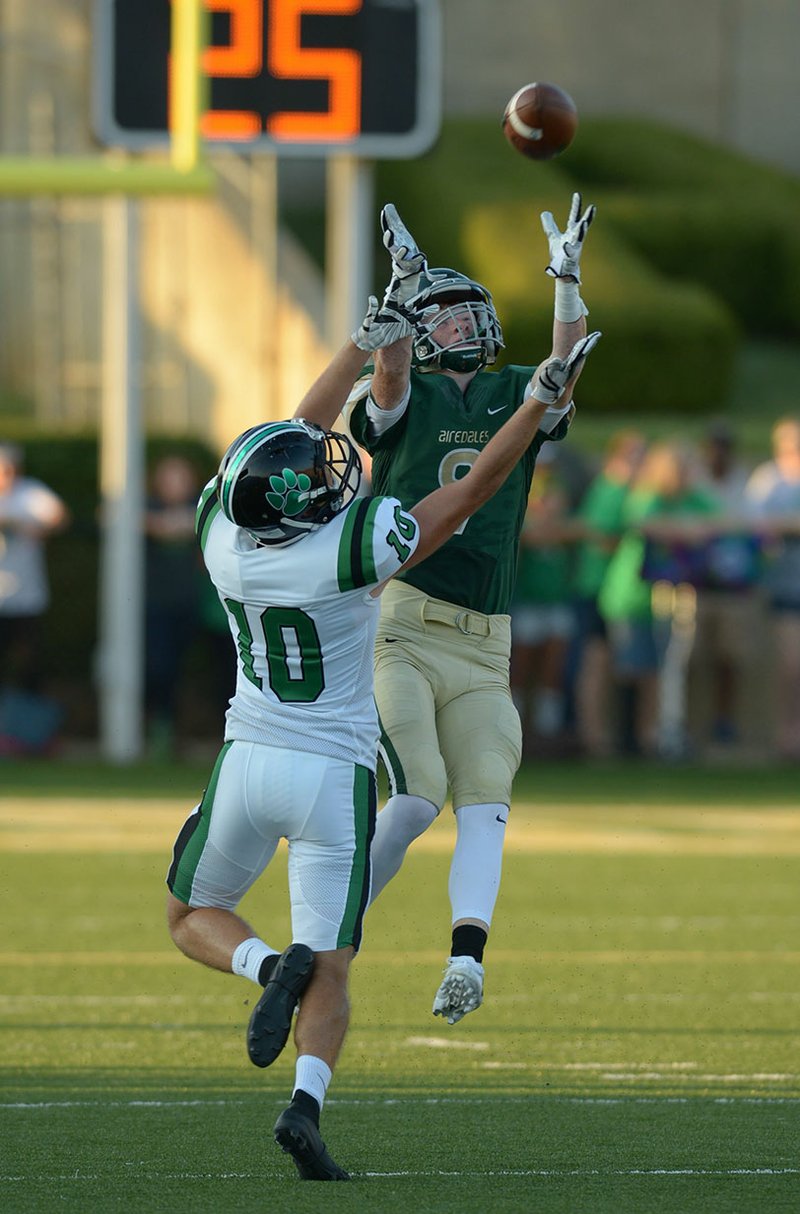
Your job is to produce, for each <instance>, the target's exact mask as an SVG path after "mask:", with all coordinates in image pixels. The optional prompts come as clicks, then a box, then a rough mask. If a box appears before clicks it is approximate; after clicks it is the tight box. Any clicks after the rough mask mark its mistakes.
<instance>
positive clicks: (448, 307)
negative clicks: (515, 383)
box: [407, 266, 504, 371]
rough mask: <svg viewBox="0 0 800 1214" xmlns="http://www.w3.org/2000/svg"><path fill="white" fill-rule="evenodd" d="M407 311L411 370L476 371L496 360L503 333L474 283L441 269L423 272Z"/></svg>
mask: <svg viewBox="0 0 800 1214" xmlns="http://www.w3.org/2000/svg"><path fill="white" fill-rule="evenodd" d="M407 306H408V308H409V309H410V310H411V311H412V312H413V313H414V315H415V321H416V331H417V336H416V337H415V339H414V365H415V366H417V367H419V369H420V370H421V371H477V370H478V369H479V368H480V367H485V366H487V365H489V364H490V363H493V362H495V360H496V359H497V355H498V353H499V352H500V350H501V349H502V347H503V344H504V343H503V330H502V329H501V327H500V321H499V319H498V316H497V313H496V312H495V309H494V302H493V300H492V297H491V295H490V293H489V291H487V289H486V287H483V286H481V284H480V283H479V282H475V281H474V280H473V279H471V278H467V277H466V275H465V274H460V273H459V272H458V270H450V269H447V267H444V266H442V267H439V268H436V269H425V270H423V272H422V274H421V275H420V284H419V290H418V292H417V294H416V295H414V296H413V297H412V298H411V299H410V300H409V301H408V304H407ZM434 309H438V311H434ZM443 327H444V328H445V329H446V332H445V333H443V334H442V333H439V334H438V336H437V333H438V330H440V329H441V328H443Z"/></svg>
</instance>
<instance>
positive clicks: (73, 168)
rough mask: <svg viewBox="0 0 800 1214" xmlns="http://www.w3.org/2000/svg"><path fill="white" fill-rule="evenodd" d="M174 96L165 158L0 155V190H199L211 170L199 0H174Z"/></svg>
mask: <svg viewBox="0 0 800 1214" xmlns="http://www.w3.org/2000/svg"><path fill="white" fill-rule="evenodd" d="M171 21H172V31H171V36H172V46H173V48H174V54H175V96H174V105H173V109H172V122H171V129H170V151H169V157H168V158H167V159H160V160H156V159H152V160H151V159H136V160H134V159H132V158H131V157H130V156H128V155H126V154H125V153H122V152H109V153H107V154H105V155H102V156H49V157H30V156H0V196H5V197H13V196H16V197H25V196H31V195H38V194H124V195H140V194H202V193H207V192H209V191H210V190H211V189H213V186H214V180H215V179H214V173H213V171H212V169H211V167H210V165H209V164H208V163H207V161H205V159H204V157H203V153H202V146H201V142H200V118H201V114H202V112H203V110H204V108H205V94H206V87H207V83H206V79H205V76H204V74H203V72H202V53H203V48H204V47H205V45H206V43H207V40H208V38H207V32H208V25H207V21H208V14H207V12H206V10H205V5H204V3H203V0H172V17H171Z"/></svg>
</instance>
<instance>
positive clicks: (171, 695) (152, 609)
mask: <svg viewBox="0 0 800 1214" xmlns="http://www.w3.org/2000/svg"><path fill="white" fill-rule="evenodd" d="M199 495H200V483H199V478H198V476H197V473H196V471H195V469H194V466H193V465H192V463H191V462H190V461H189V460H188V459H186V458H185V457H184V456H182V455H167V456H164V457H162V458H161V459H160V460H158V462H157V463H156V464H155V466H154V468H153V470H152V473H151V476H150V493H149V496H148V499H147V504H146V509H145V521H144V528H145V537H146V541H145V711H146V716H147V732H148V743H149V748H150V751H151V753H152V754H153V755H154V756H155V757H160V758H164V757H167V756H168V755H169V754H170V753H171V752H172V749H173V745H174V738H175V718H176V709H177V700H178V691H179V688H180V680H181V674H182V670H183V664H184V661H185V657H186V654H187V651H188V650H189V647H190V646H191V644H192V642H193V640H194V639H195V637H196V636H197V629H198V618H199V610H200V588H201V584H202V577H203V575H202V570H201V564H200V557H199V550H198V546H197V540H196V538H195V532H194V518H195V510H196V507H197V500H198V497H199ZM229 643H230V642H229Z"/></svg>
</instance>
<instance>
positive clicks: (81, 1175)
mask: <svg viewBox="0 0 800 1214" xmlns="http://www.w3.org/2000/svg"><path fill="white" fill-rule="evenodd" d="M116 1175H117V1173H116V1172H103V1173H101V1172H78V1171H75V1172H70V1173H69V1174H68V1175H64V1174H61V1175H56V1176H53V1175H51V1174H49V1173H45V1172H32V1173H30V1174H28V1175H16V1176H0V1182H2V1183H4V1184H12V1183H17V1184H19V1183H27V1184H30V1183H35V1182H37V1181H39V1182H41V1181H46V1182H47V1183H49V1184H54V1183H55V1184H63V1183H64V1182H65V1181H68V1180H71V1181H75V1182H77V1183H80V1182H82V1181H87V1180H90V1181H97V1180H111V1179H113V1178H114V1177H115V1176H116ZM350 1175H351V1177H352V1178H353V1179H354V1180H357V1179H358V1178H359V1177H364V1178H365V1179H367V1180H397V1179H399V1178H402V1177H408V1178H414V1179H417V1178H421V1177H428V1176H430V1177H437V1176H440V1177H442V1178H443V1179H454V1180H471V1179H479V1178H484V1177H493V1176H497V1177H503V1178H506V1179H515V1178H517V1177H520V1178H524V1177H536V1176H538V1177H542V1178H551V1179H572V1178H574V1179H582V1178H584V1177H591V1176H600V1177H603V1176H618V1177H620V1176H644V1177H647V1176H652V1177H665V1176H798V1175H800V1168H563V1169H558V1168H486V1169H477V1168H475V1169H471V1170H470V1171H458V1172H456V1171H452V1172H451V1171H446V1170H445V1169H444V1168H431V1169H429V1170H426V1169H423V1168H421V1169H419V1170H418V1171H411V1170H409V1171H402V1172H351V1173H350ZM272 1176H274V1173H272V1172H271V1171H259V1172H142V1171H138V1170H137V1172H136V1180H137V1181H142V1180H162V1181H163V1180H265V1179H269V1178H271V1177H272Z"/></svg>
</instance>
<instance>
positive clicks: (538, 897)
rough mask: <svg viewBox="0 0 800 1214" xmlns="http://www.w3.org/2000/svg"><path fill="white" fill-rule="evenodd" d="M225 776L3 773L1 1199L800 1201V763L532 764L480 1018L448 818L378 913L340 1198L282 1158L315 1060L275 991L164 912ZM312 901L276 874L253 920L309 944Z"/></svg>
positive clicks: (346, 1092)
mask: <svg viewBox="0 0 800 1214" xmlns="http://www.w3.org/2000/svg"><path fill="white" fill-rule="evenodd" d="M205 771H206V768H205V767H204V766H201V765H185V766H178V767H175V768H157V767H142V768H140V769H138V770H135V771H128V770H114V769H103V768H98V767H95V766H93V765H90V764H65V763H51V764H38V765H22V764H4V765H0V850H1V851H2V852H3V853H4V854H3V857H2V858H3V871H4V873H5V876H4V877H3V880H2V882H0V897H1V898H2V906H3V916H2V922H3V924H4V928H5V930H4V932H3V944H2V947H1V948H0V976H1V977H2V982H1V983H0V992H1V993H0V1025H2V1034H1V1035H0V1041H1V1042H2V1083H3V1087H2V1093H0V1143H2V1153H1V1155H0V1203H2V1208H3V1210H8V1211H14V1212H16V1211H31V1212H33V1211H35V1212H36V1214H50V1211H56V1210H58V1211H76V1212H77V1211H80V1212H87V1211H89V1212H92V1214H94V1212H103V1214H104V1212H105V1211H113V1210H118V1209H119V1210H123V1209H124V1210H126V1211H128V1212H130V1214H139V1212H144V1211H147V1212H151V1211H162V1210H163V1211H171V1212H177V1214H182V1212H183V1211H186V1212H187V1214H188V1212H189V1211H198V1212H206V1211H207V1212H208V1214H212V1212H213V1214H227V1212H228V1211H254V1210H264V1211H274V1212H276V1214H283V1212H286V1214H303V1212H305V1211H322V1210H323V1209H324V1210H325V1211H329V1210H337V1211H346V1212H350V1211H355V1212H358V1214H362V1212H363V1211H367V1210H369V1211H370V1212H375V1214H384V1212H385V1214H390V1212H391V1214H395V1212H398V1214H399V1212H400V1211H403V1214H407V1212H408V1211H409V1210H411V1211H419V1212H420V1214H428V1212H431V1214H434V1212H435V1214H451V1212H452V1214H464V1212H473V1211H474V1212H481V1214H482V1212H484V1211H487V1212H494V1211H514V1212H517V1211H519V1212H527V1211H537V1212H539V1211H542V1212H545V1214H550V1212H556V1211H558V1212H563V1214H575V1212H583V1211H586V1212H591V1214H619V1212H621V1211H631V1212H635V1214H648V1212H650V1211H669V1212H671V1214H672V1212H674V1214H684V1212H686V1214H691V1212H694V1211H703V1212H705V1211H731V1212H734V1211H736V1212H737V1214H739V1212H747V1214H749V1212H751V1211H752V1212H754V1214H755V1212H758V1214H762V1212H764V1211H768V1212H771V1211H787V1212H788V1211H793V1212H794V1211H797V1210H798V1209H800V1149H799V1146H800V1056H798V1053H799V1051H798V1012H799V1011H800V931H799V930H798V929H800V911H799V910H798V901H797V888H798V880H797V870H798V861H799V860H800V810H798V808H797V797H796V794H797V776H796V773H795V772H793V771H790V770H788V769H784V770H780V769H779V770H775V771H766V770H759V771H741V770H737V771H735V772H731V773H724V772H721V771H714V770H711V771H709V770H705V771H700V770H694V769H691V768H683V769H680V768H676V769H664V768H662V769H658V768H652V767H648V766H646V765H643V766H641V767H627V768H625V767H622V766H609V767H607V768H601V767H595V768H587V767H581V766H573V767H560V766H555V765H543V766H541V767H537V768H529V769H526V770H525V771H523V772H522V773H521V775H520V778H519V780H518V784H517V796H516V800H515V804H514V807H513V813H512V818H511V821H510V823H509V834H508V845H507V851H506V861H505V869H504V878H503V889H502V892H501V895H500V900H499V903H498V908H497V913H496V918H495V926H494V929H493V933H492V939H491V944H490V949H489V951H488V953H487V959H486V960H487V991H486V1002H485V1004H484V1006H483V1007H482V1008H480V1009H479V1010H478V1011H477V1012H476V1013H474V1014H473V1015H471V1016H469V1017H467V1018H466V1020H464V1021H463V1022H462V1024H460V1025H458V1026H454V1027H450V1026H448V1025H446V1024H442V1023H441V1021H440V1020H439V1019H438V1018H436V1019H435V1018H434V1017H433V1016H432V1015H431V1002H432V998H433V994H434V992H435V990H436V987H437V986H438V983H439V978H440V973H441V968H442V964H443V961H444V958H445V956H446V954H447V951H448V944H449V907H448V902H447V868H448V860H449V851H450V848H451V843H452V833H451V832H452V827H451V819H450V815H449V814H445V815H443V816H442V819H441V820H440V821H439V822H437V823H436V824H435V826H434V827H433V828H432V830H431V831H430V832H428V835H426V836H425V838H424V839H422V840H420V841H418V844H417V846H416V850H415V851H414V852H412V853H411V855H410V857H409V859H408V861H407V864H406V866H405V867H404V869H403V870H402V872H401V873H400V875H399V876H398V878H397V879H396V880H395V882H393V884H392V885H391V886H390V887H389V888H388V889H387V891H386V893H385V894H384V895H383V897H382V898H381V899H380V900H379V901H378V902H377V903H376V905H375V907H374V908H373V910H372V911H371V913H370V915H369V916H368V919H367V923H366V933H365V944H364V948H363V950H362V954H361V956H360V957H359V959H358V961H357V962H356V964H355V967H354V971H353V983H352V996H353V1018H352V1026H351V1031H350V1036H349V1038H348V1041H347V1044H346V1047H345V1052H344V1054H343V1057H342V1060H341V1062H340V1066H339V1068H338V1071H337V1074H336V1076H335V1079H334V1083H333V1085H332V1087H331V1090H330V1093H329V1098H328V1101H327V1102H326V1106H325V1112H324V1115H323V1116H324V1132H325V1135H326V1138H327V1140H328V1143H329V1146H330V1148H331V1151H332V1153H333V1154H334V1156H335V1158H337V1160H339V1161H340V1162H341V1163H342V1164H343V1165H344V1166H345V1167H347V1168H348V1169H349V1170H350V1171H351V1173H352V1175H353V1183H352V1184H350V1185H340V1186H337V1187H336V1188H335V1189H334V1190H333V1191H331V1190H330V1188H329V1187H325V1186H320V1185H309V1184H305V1185H304V1184H302V1183H301V1182H300V1181H298V1180H297V1178H296V1174H295V1172H294V1168H293V1166H292V1164H291V1161H290V1160H289V1158H288V1157H287V1156H284V1155H283V1154H282V1153H281V1152H280V1151H279V1150H278V1148H277V1147H276V1146H275V1144H274V1143H273V1141H272V1136H271V1128H272V1124H273V1122H274V1120H275V1117H276V1116H277V1114H278V1112H279V1111H280V1109H281V1108H282V1107H283V1105H284V1104H285V1102H286V1100H287V1098H288V1095H289V1094H290V1090H291V1083H292V1078H293V1059H292V1051H291V1049H287V1051H286V1053H285V1055H284V1056H282V1057H281V1058H280V1059H279V1060H278V1062H277V1063H276V1064H275V1065H274V1066H273V1067H272V1068H270V1070H268V1071H263V1072H262V1071H258V1070H256V1069H255V1068H254V1067H252V1066H251V1065H250V1064H249V1063H248V1061H247V1058H246V1055H245V1050H244V1026H245V1024H246V1022H247V1018H248V1015H249V1008H250V1006H251V1005H252V1000H253V997H254V995H255V994H256V988H255V987H254V986H253V985H251V984H249V983H247V982H246V981H245V980H243V979H239V978H231V977H225V976H223V975H220V974H216V973H213V972H211V971H208V970H203V969H201V968H200V967H199V966H196V965H193V964H192V963H191V962H189V961H187V960H186V959H185V958H183V957H181V956H180V955H179V954H178V953H177V952H176V951H175V950H174V948H173V946H172V945H171V943H170V941H169V939H168V937H167V934H166V931H165V928H164V925H163V878H164V872H165V869H166V865H167V863H168V855H169V849H170V846H171V843H172V839H173V837H174V835H175V833H176V832H177V829H178V827H179V826H180V824H181V822H182V821H183V818H184V817H185V815H186V813H187V812H188V809H189V808H191V805H192V804H193V798H194V797H195V795H196V794H197V793H199V791H200V789H201V787H202V783H203V779H204V775H205ZM287 909H288V908H287V896H286V874H285V864H284V863H283V859H282V857H279V859H278V860H277V861H276V863H275V865H274V867H273V870H270V873H269V874H268V875H267V877H266V878H265V879H263V880H262V882H261V885H260V886H259V887H258V888H257V889H256V890H255V891H253V892H252V893H251V895H250V896H249V898H248V899H247V901H246V902H245V903H244V904H243V911H244V913H245V914H246V915H247V916H248V917H249V918H250V919H251V921H253V922H254V923H255V925H256V926H257V927H258V929H259V930H260V931H262V932H263V934H264V935H265V936H266V937H267V938H268V939H269V940H270V942H272V943H274V944H275V945H276V946H277V947H283V946H284V945H285V943H287V942H288V939H289V928H288V913H287Z"/></svg>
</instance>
